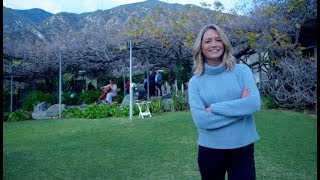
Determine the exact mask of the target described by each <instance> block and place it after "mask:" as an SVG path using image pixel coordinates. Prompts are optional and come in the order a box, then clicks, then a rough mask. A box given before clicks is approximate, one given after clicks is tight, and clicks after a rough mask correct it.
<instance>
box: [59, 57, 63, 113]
mask: <svg viewBox="0 0 320 180" xmlns="http://www.w3.org/2000/svg"><path fill="white" fill-rule="evenodd" d="M59 61H60V62H59V119H61V101H62V62H61V61H62V59H61V52H60V51H59Z"/></svg>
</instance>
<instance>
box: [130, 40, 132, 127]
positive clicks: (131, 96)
mask: <svg viewBox="0 0 320 180" xmlns="http://www.w3.org/2000/svg"><path fill="white" fill-rule="evenodd" d="M132 91H133V84H132V43H131V39H130V121H131V122H132V108H133V104H132V100H133V92H132Z"/></svg>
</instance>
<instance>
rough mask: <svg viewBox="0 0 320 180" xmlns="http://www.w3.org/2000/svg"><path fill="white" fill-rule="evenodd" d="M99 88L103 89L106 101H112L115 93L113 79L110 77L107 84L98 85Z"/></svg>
mask: <svg viewBox="0 0 320 180" xmlns="http://www.w3.org/2000/svg"><path fill="white" fill-rule="evenodd" d="M100 89H101V90H103V91H104V92H105V93H107V95H106V99H105V100H106V102H107V103H112V98H113V97H114V96H116V95H117V85H116V84H115V83H114V81H113V80H112V79H111V80H109V84H108V85H106V86H102V87H100Z"/></svg>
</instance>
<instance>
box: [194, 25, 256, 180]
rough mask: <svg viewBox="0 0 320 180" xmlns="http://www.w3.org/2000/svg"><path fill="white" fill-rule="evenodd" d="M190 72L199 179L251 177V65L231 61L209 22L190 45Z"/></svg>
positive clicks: (228, 47)
mask: <svg viewBox="0 0 320 180" xmlns="http://www.w3.org/2000/svg"><path fill="white" fill-rule="evenodd" d="M193 58H194V75H193V76H192V77H191V79H190V81H189V84H188V96H189V104H190V111H191V115H192V119H193V121H194V123H195V125H196V127H197V128H198V136H199V137H198V145H199V146H198V166H199V171H200V174H201V177H202V179H203V180H206V179H208V180H209V179H216V180H224V178H225V174H226V172H227V174H228V179H229V180H238V179H242V180H251V179H256V171H255V162H254V142H256V141H258V140H259V139H260V137H259V135H258V133H257V130H256V125H255V122H254V118H253V114H254V113H255V112H257V111H259V110H260V108H261V102H260V94H259V91H258V88H257V87H256V83H255V80H254V76H253V73H252V71H251V69H250V68H249V67H248V66H247V65H244V64H235V61H234V57H233V56H232V46H231V43H230V41H229V39H228V38H227V36H226V35H225V33H224V32H223V31H222V30H221V29H220V27H218V26H217V25H215V24H210V25H207V26H204V27H203V28H202V29H201V30H200V32H199V34H198V36H197V38H196V40H195V44H194V47H193Z"/></svg>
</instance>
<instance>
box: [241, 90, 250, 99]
mask: <svg viewBox="0 0 320 180" xmlns="http://www.w3.org/2000/svg"><path fill="white" fill-rule="evenodd" d="M249 95H250V90H249V88H244V90H243V91H242V93H241V96H240V98H245V97H248V96H249Z"/></svg>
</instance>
